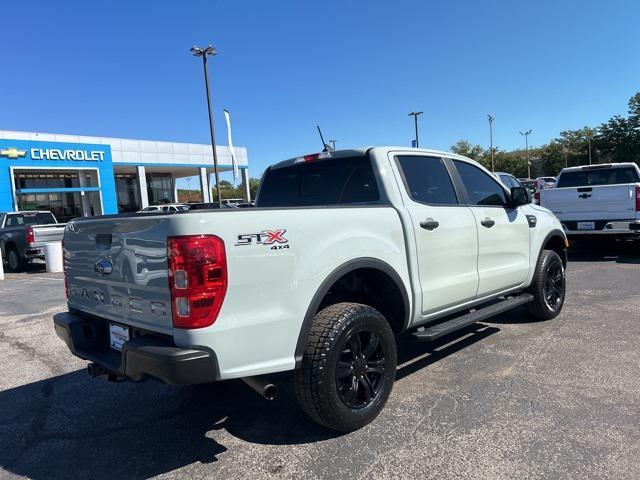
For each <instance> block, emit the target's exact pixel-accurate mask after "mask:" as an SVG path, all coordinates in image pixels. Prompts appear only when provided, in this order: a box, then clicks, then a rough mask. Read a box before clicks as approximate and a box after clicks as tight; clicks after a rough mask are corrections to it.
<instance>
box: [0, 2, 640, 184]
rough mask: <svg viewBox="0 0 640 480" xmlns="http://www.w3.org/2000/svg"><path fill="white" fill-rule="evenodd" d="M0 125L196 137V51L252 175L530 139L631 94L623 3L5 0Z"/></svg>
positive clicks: (639, 83) (630, 10) (632, 30)
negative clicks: (278, 167)
mask: <svg viewBox="0 0 640 480" xmlns="http://www.w3.org/2000/svg"><path fill="white" fill-rule="evenodd" d="M1 17H2V27H1V28H0V58H1V59H2V60H1V65H2V67H1V68H0V71H1V72H2V73H1V76H0V99H1V100H0V128H2V129H7V130H27V131H43V132H56V133H70V134H84V135H103V136H114V137H128V138H145V139H153V140H173V141H188V142H202V143H207V142H208V141H209V136H208V123H207V113H206V104H205V101H204V90H203V85H202V81H203V80H202V66H201V63H199V61H198V60H196V59H195V58H193V57H192V56H191V55H190V54H189V48H190V47H191V46H192V45H193V44H194V43H196V44H199V45H205V44H208V43H209V42H211V43H212V44H213V45H214V46H215V47H216V48H217V49H218V50H219V52H220V55H219V56H217V57H216V58H215V59H213V61H212V62H211V64H210V67H211V76H212V87H213V91H214V104H215V110H216V132H217V136H218V139H219V143H221V144H223V143H226V130H225V127H224V118H223V115H222V109H223V108H227V109H228V110H230V111H231V114H232V120H233V128H234V132H233V133H234V143H235V144H237V145H244V146H246V147H248V149H249V162H250V163H249V164H250V171H251V173H252V175H253V176H259V175H260V173H261V172H262V171H263V169H264V168H265V167H266V166H267V165H269V164H271V163H273V162H276V161H279V160H281V159H283V158H288V157H291V156H296V155H299V154H304V153H309V152H313V151H317V150H319V148H320V142H319V140H318V137H317V133H316V130H315V125H316V124H317V123H319V124H320V125H321V126H322V128H323V131H324V133H325V137H326V138H335V139H337V140H338V147H351V146H362V145H374V144H377V145H385V144H399V145H408V144H409V143H410V141H411V139H412V138H413V124H412V120H411V119H410V118H409V117H408V116H407V113H408V112H410V111H411V110H422V111H424V115H423V116H422V117H421V131H420V134H421V146H425V147H431V148H438V149H448V148H449V147H450V146H451V145H452V144H453V143H455V142H456V141H457V140H459V139H462V138H465V139H468V140H470V141H471V142H474V143H480V144H483V145H486V144H487V143H488V127H487V121H486V114H487V113H491V114H493V115H494V116H495V117H496V120H495V124H494V139H495V140H494V141H495V144H496V145H497V146H498V147H500V148H513V147H519V146H520V144H521V143H522V138H521V136H520V135H519V134H518V130H521V129H525V128H527V129H528V128H531V129H533V133H532V135H531V137H530V141H531V143H532V144H533V145H539V144H544V143H546V142H548V141H549V140H550V139H551V138H553V137H554V136H556V135H557V134H558V133H559V132H560V131H561V130H563V129H569V128H579V127H582V126H584V125H597V124H598V123H600V122H602V121H604V120H606V119H607V118H609V117H610V116H611V115H613V114H616V113H625V111H626V102H627V100H628V98H629V97H630V96H631V95H632V94H634V93H635V92H636V91H638V90H640V55H639V54H638V52H639V51H640V36H638V19H639V18H640V2H637V1H632V0H628V1H615V0H611V1H606V2H605V1H598V2H596V1H590V0H584V1H574V0H571V1H559V0H556V1H547V0H542V1H536V2H530V1H529V2H520V1H492V0H484V1H481V2H480V1H472V0H469V1H449V2H441V1H439V2H436V1H372V0H369V1H344V0H343V1H323V2H312V1H297V2H284V1H282V2H279V1H271V2H265V1H251V2H250V1H235V2H222V1H202V2H196V1H183V2H169V1H167V2H160V1H155V2H151V1H138V2H131V1H126V2H125V1H123V2H118V1H113V2H92V1H82V2H74V1H65V2H44V1H43V2H31V1H27V0H25V1H20V2H18V1H13V2H10V3H5V4H4V5H3V8H2V14H1Z"/></svg>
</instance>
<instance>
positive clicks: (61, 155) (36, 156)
mask: <svg viewBox="0 0 640 480" xmlns="http://www.w3.org/2000/svg"><path fill="white" fill-rule="evenodd" d="M31 158H32V159H33V160H76V161H78V160H79V161H86V162H101V161H102V160H104V152H102V151H100V150H61V149H59V148H32V149H31Z"/></svg>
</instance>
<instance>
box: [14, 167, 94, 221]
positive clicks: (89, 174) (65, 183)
mask: <svg viewBox="0 0 640 480" xmlns="http://www.w3.org/2000/svg"><path fill="white" fill-rule="evenodd" d="M14 182H15V187H16V200H17V208H18V210H46V211H50V212H52V213H53V214H54V215H55V217H56V219H57V220H58V221H59V222H68V221H69V220H71V219H72V218H76V217H83V216H84V217H88V216H94V215H102V203H101V199H100V191H99V188H98V178H97V171H95V170H57V169H50V170H15V171H14Z"/></svg>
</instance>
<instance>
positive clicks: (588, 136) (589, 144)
mask: <svg viewBox="0 0 640 480" xmlns="http://www.w3.org/2000/svg"><path fill="white" fill-rule="evenodd" d="M587 145H588V147H589V165H591V132H589V133H587Z"/></svg>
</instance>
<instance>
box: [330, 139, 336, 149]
mask: <svg viewBox="0 0 640 480" xmlns="http://www.w3.org/2000/svg"><path fill="white" fill-rule="evenodd" d="M329 141H330V142H331V145H333V149H334V150H335V149H336V142H337V141H338V140H329Z"/></svg>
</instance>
